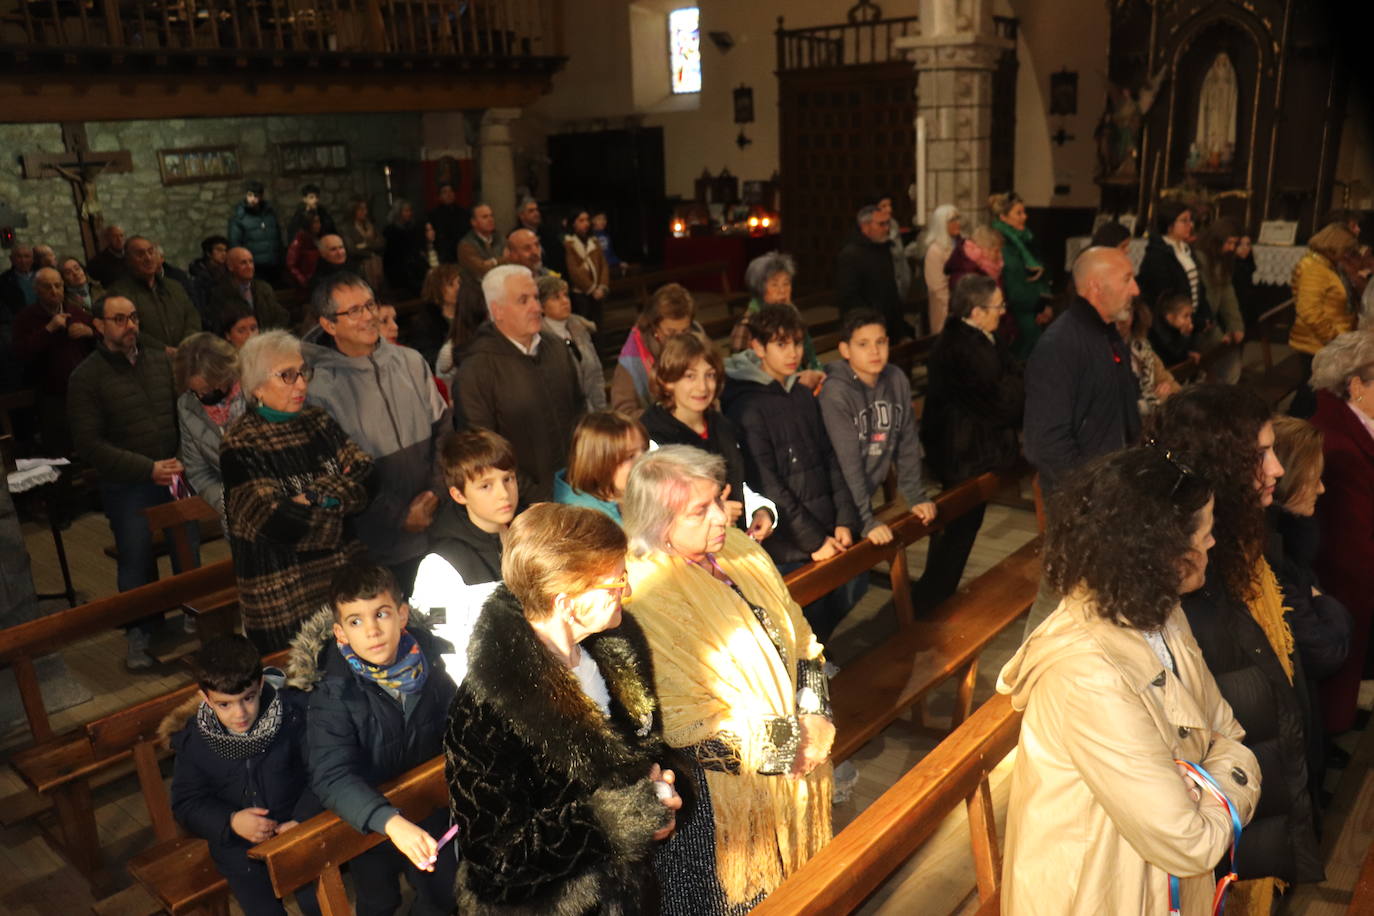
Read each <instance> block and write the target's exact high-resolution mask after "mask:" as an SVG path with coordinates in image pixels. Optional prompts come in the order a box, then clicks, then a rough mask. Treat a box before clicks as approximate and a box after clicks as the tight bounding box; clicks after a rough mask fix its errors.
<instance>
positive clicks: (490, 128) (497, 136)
mask: <svg viewBox="0 0 1374 916" xmlns="http://www.w3.org/2000/svg"><path fill="white" fill-rule="evenodd" d="M519 117H520V109H519V108H488V109H487V110H486V111H485V112H483V114H482V123H481V126H480V127H479V128H478V131H477V162H478V168H479V169H481V176H482V199H483V200H485V201H486V202H487V203H489V204H491V210H492V213H493V214H494V215H495V217H496V225H497V226H499V227H500V230H501V232H503V233H504V232H506V231H508V230H510V229H511V228H512V227H514V226H515V151H514V146H513V142H512V140H511V133H510V126H511V123H512V122H513V121H515V120H517V119H518V118H519Z"/></svg>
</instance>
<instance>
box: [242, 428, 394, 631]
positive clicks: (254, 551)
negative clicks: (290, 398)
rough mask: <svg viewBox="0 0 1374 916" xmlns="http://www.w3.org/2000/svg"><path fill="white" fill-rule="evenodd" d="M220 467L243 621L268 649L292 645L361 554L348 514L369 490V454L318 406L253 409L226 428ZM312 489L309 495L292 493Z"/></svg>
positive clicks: (357, 507)
mask: <svg viewBox="0 0 1374 916" xmlns="http://www.w3.org/2000/svg"><path fill="white" fill-rule="evenodd" d="M220 469H221V471H222V473H223V475H224V492H225V498H224V507H225V512H226V515H227V520H228V527H229V547H230V550H232V551H233V554H234V574H235V576H236V578H237V579H238V587H239V606H240V607H241V608H242V611H243V623H244V627H245V629H246V630H247V631H248V635H249V636H250V637H251V638H252V639H253V641H254V643H256V644H257V646H258V648H259V649H260V650H261V651H263V652H275V651H277V650H279V649H285V648H286V647H287V645H288V644H289V643H290V641H291V637H292V636H294V635H295V633H296V630H297V629H298V628H299V626H300V623H301V621H302V620H304V619H305V618H307V617H309V616H310V615H311V614H312V613H313V612H314V611H315V610H317V609H318V608H319V607H320V605H321V604H323V603H324V601H325V600H326V596H327V594H328V590H329V581H330V579H331V578H332V577H333V575H334V573H335V572H336V571H337V570H338V569H340V568H342V567H343V566H344V565H346V564H348V563H350V562H353V561H355V560H356V559H358V558H359V557H360V556H361V555H362V554H363V545H362V544H361V543H360V542H359V541H358V539H357V537H356V536H355V535H354V533H353V531H352V526H351V525H350V524H349V523H348V516H350V515H354V514H356V513H358V512H361V511H362V510H363V509H364V508H365V507H366V506H367V504H368V501H369V500H370V499H371V487H370V486H369V484H370V482H371V478H372V459H371V458H370V457H368V455H367V453H366V452H364V451H363V450H362V449H360V448H359V447H358V446H357V445H355V444H354V443H353V441H352V440H351V439H349V438H348V436H347V435H345V434H344V431H343V430H342V429H340V428H339V425H338V424H337V423H335V422H334V420H333V419H332V418H331V417H330V416H329V414H327V413H325V412H324V411H323V410H321V409H320V408H318V407H306V408H305V409H303V410H302V411H301V412H300V414H299V415H298V416H296V417H295V418H294V419H291V420H287V421H285V422H280V423H277V422H272V421H270V420H266V419H264V418H263V417H261V416H259V415H258V413H257V412H256V411H254V410H251V409H250V410H248V411H247V412H245V413H244V415H243V416H242V417H240V418H239V419H238V420H237V421H236V422H235V423H234V425H233V426H231V427H230V428H229V431H228V432H227V433H226V434H225V436H224V442H223V444H222V445H221V446H220ZM307 490H309V491H311V497H312V500H313V502H312V503H311V504H309V505H303V504H301V503H299V502H295V501H294V500H293V497H295V496H297V495H298V494H301V493H305V492H306V491H307ZM331 503H332V504H331ZM326 504H328V505H326Z"/></svg>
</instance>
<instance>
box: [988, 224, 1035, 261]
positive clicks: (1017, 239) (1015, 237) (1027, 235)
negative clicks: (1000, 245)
mask: <svg viewBox="0 0 1374 916" xmlns="http://www.w3.org/2000/svg"><path fill="white" fill-rule="evenodd" d="M992 228H994V229H996V230H997V231H998V232H1000V233H1002V237H1003V238H1004V239H1006V240H1007V241H1008V242H1011V243H1012V244H1013V245H1015V246H1016V250H1017V251H1019V252H1021V262H1022V263H1023V264H1025V265H1026V270H1028V271H1029V270H1035V268H1037V267H1044V266H1045V265H1043V264H1041V263H1040V259H1039V258H1037V257H1036V256H1035V255H1033V254H1031V252H1030V247H1029V243H1030V242H1033V241H1035V236H1033V235H1031V231H1030V230H1029V229H1013V228H1012V227H1011V226H1009V225H1007V224H1006V223H1004V222H1002V221H1001V220H1000V219H995V220H993V221H992Z"/></svg>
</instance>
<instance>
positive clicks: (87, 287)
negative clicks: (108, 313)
mask: <svg viewBox="0 0 1374 916" xmlns="http://www.w3.org/2000/svg"><path fill="white" fill-rule="evenodd" d="M57 270H58V272H59V273H61V274H62V285H63V286H64V287H66V293H67V301H68V302H70V303H72V304H73V305H78V306H80V307H81V308H83V309H85V310H86V311H87V312H89V311H91V309H93V308H95V303H96V300H97V299H99V298H100V297H101V296H103V295H105V288H104V287H103V286H101V285H100V284H99V283H97V282H95V281H94V280H92V279H91V278H90V277H88V276H86V268H84V267H82V266H81V261H80V259H78V258H71V257H68V258H63V259H62V260H61V261H60V262H58V265H57Z"/></svg>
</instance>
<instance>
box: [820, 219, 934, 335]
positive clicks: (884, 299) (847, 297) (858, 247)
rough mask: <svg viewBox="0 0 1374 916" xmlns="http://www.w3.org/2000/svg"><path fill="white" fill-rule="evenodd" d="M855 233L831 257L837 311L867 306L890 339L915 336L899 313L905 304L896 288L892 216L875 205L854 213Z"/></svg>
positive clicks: (845, 311) (911, 328)
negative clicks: (834, 256)
mask: <svg viewBox="0 0 1374 916" xmlns="http://www.w3.org/2000/svg"><path fill="white" fill-rule="evenodd" d="M858 224H859V234H858V236H857V237H856V238H852V239H850V240H849V241H848V242H847V243H846V244H845V246H844V247H843V248H841V249H840V254H839V256H838V257H837V258H836V259H835V293H836V295H837V296H838V297H839V300H840V314H845V313H847V312H851V311H853V310H854V309H859V308H870V309H873V310H874V311H875V312H877V313H878V314H880V315H882V316H883V321H884V322H886V324H887V336H888V337H889V338H891V340H892V342H893V343H896V342H898V341H899V340H902V339H903V338H906V337H915V336H916V331H915V329H914V328H913V327H912V326H911V325H909V324H907V321H906V319H905V318H904V317H903V312H904V311H905V305H904V303H903V302H902V296H901V294H900V293H899V292H898V291H897V274H896V272H895V270H894V268H893V264H892V248H891V246H890V244H889V239H888V229H889V227H890V226H891V225H892V216H891V215H890V214H889V213H886V212H884V211H883V210H881V209H880V208H878V207H876V206H868V207H864V208H863V209H862V210H860V211H859V215H858Z"/></svg>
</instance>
